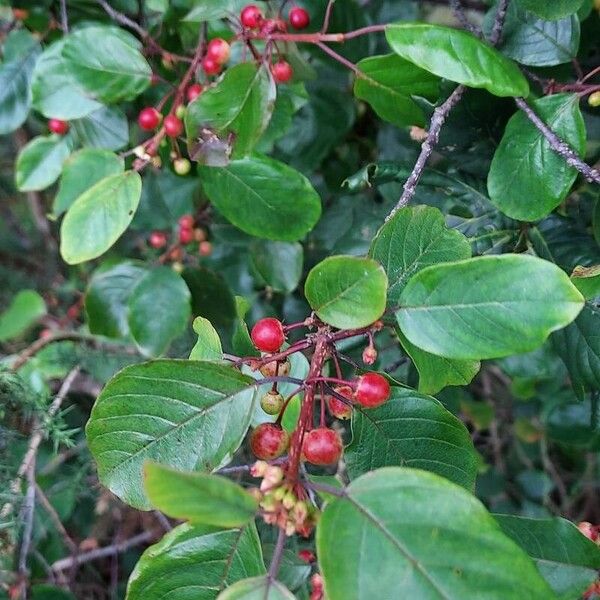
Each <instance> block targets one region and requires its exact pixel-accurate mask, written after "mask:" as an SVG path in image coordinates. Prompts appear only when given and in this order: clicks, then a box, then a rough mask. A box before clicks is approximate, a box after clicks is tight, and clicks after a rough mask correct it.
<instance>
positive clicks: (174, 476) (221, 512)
mask: <svg viewBox="0 0 600 600" xmlns="http://www.w3.org/2000/svg"><path fill="white" fill-rule="evenodd" d="M144 475H145V478H144V486H145V488H146V494H147V495H148V498H150V502H152V504H153V506H155V507H156V508H158V509H159V510H161V511H162V512H164V513H165V514H167V515H169V516H170V517H173V518H175V519H183V520H185V521H190V523H192V524H194V525H214V526H215V527H240V526H241V525H246V523H248V522H249V521H250V520H251V519H254V516H255V515H256V511H257V510H258V500H257V499H256V498H255V497H254V496H252V495H250V494H249V493H248V492H247V491H246V490H245V489H244V488H243V487H241V486H239V485H238V484H237V483H234V482H233V481H230V480H229V479H227V478H226V477H221V476H219V475H207V474H206V473H182V472H181V471H177V470H174V469H171V468H167V467H162V466H161V465H159V464H156V463H148V464H146V466H145V467H144Z"/></svg>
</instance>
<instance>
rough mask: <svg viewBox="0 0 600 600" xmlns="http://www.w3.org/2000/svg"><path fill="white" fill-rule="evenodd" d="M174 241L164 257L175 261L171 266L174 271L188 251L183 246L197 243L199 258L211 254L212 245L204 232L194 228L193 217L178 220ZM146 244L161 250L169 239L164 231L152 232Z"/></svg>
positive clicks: (188, 216)
mask: <svg viewBox="0 0 600 600" xmlns="http://www.w3.org/2000/svg"><path fill="white" fill-rule="evenodd" d="M176 240H177V241H176V242H175V243H174V244H173V246H172V247H171V248H170V249H169V251H168V252H167V255H166V256H165V259H167V258H168V259H169V260H171V261H175V262H174V263H173V266H174V268H175V269H176V270H180V269H178V268H177V264H178V263H179V261H181V260H182V259H183V258H184V255H185V252H186V251H188V249H184V247H185V246H189V245H190V244H192V243H197V244H198V254H199V255H200V256H210V255H211V253H212V244H211V243H210V242H209V241H208V240H207V238H206V231H205V230H204V229H202V228H201V227H197V226H196V220H195V218H194V217H193V215H183V216H182V217H181V218H180V219H179V222H178V227H177V236H176ZM148 244H149V245H150V247H151V248H154V249H155V250H161V249H163V248H166V247H167V246H168V244H169V238H168V236H167V234H166V233H165V232H164V231H153V232H152V233H151V234H150V236H149V238H148ZM179 264H180V263H179ZM180 266H181V265H180Z"/></svg>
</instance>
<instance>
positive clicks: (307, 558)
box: [298, 550, 317, 564]
mask: <svg viewBox="0 0 600 600" xmlns="http://www.w3.org/2000/svg"><path fill="white" fill-rule="evenodd" d="M298 558H299V559H300V560H301V561H303V562H305V563H307V564H310V563H314V562H315V561H316V560H317V557H316V556H315V553H314V552H312V550H300V551H299V552H298Z"/></svg>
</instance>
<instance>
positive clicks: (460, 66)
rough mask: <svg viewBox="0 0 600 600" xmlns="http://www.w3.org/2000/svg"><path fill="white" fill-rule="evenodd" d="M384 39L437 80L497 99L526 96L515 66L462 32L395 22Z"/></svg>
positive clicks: (525, 89)
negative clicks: (487, 94)
mask: <svg viewBox="0 0 600 600" xmlns="http://www.w3.org/2000/svg"><path fill="white" fill-rule="evenodd" d="M386 38H387V41H388V43H389V44H390V46H391V47H392V50H393V51H394V52H396V54H399V55H400V56H401V57H402V58H405V59H406V60H409V61H410V62H412V63H414V64H416V65H417V66H419V67H421V68H422V69H425V70H426V71H429V72H430V73H433V74H434V75H437V76H438V77H444V78H445V79H449V80H450V81H456V82H457V83H462V84H464V85H466V86H468V87H474V88H484V89H486V90H488V92H490V93H492V94H494V95H496V96H527V95H529V84H528V83H527V80H526V79H525V77H524V76H523V74H522V73H521V71H520V70H519V68H518V67H517V65H516V64H515V63H513V62H512V61H511V60H509V59H508V58H505V57H504V56H502V54H500V53H499V52H498V51H496V50H494V49H493V48H492V47H491V46H489V45H488V44H486V43H485V42H482V41H481V40H479V39H478V38H476V37H475V36H474V35H472V34H470V33H467V32H465V31H461V30H459V29H453V28H451V27H442V26H440V25H430V24H427V23H394V24H393V25H388V27H387V29H386Z"/></svg>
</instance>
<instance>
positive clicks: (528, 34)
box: [488, 2, 579, 67]
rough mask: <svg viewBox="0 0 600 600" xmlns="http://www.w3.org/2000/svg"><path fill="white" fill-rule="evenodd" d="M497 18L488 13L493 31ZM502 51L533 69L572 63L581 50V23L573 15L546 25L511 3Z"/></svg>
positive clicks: (503, 34)
mask: <svg viewBox="0 0 600 600" xmlns="http://www.w3.org/2000/svg"><path fill="white" fill-rule="evenodd" d="M494 14H495V11H491V12H490V13H489V19H488V26H489V28H490V29H491V27H492V22H493V15H494ZM500 49H501V50H502V52H503V53H504V54H505V55H506V56H509V57H510V58H512V59H514V60H516V61H518V62H519V63H521V64H523V65H529V66H532V67H551V66H553V65H559V64H561V63H566V62H570V61H571V60H573V59H574V58H575V57H576V56H577V51H578V49H579V19H578V18H577V15H570V16H568V17H565V18H563V19H559V20H557V21H545V20H543V19H540V18H539V17H537V16H536V15H535V14H534V13H531V12H528V11H526V10H523V9H522V8H520V7H519V6H518V4H517V3H514V2H511V3H510V4H509V8H508V13H507V15H506V21H505V24H504V29H503V31H502V41H501V44H500Z"/></svg>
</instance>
